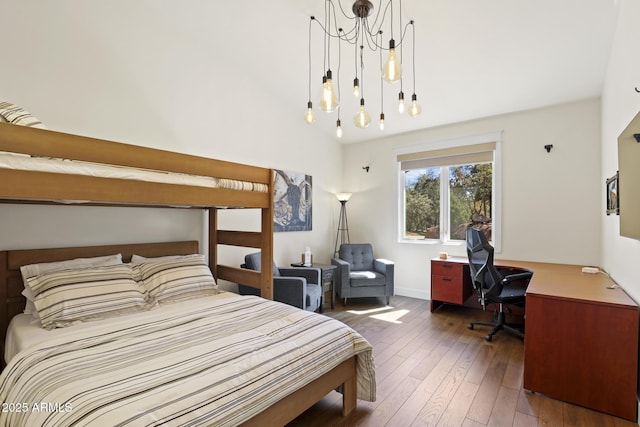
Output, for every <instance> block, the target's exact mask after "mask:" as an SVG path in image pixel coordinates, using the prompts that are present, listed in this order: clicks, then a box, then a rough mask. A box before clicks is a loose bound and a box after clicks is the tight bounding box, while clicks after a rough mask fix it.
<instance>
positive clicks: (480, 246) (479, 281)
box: [467, 228, 503, 295]
mask: <svg viewBox="0 0 640 427" xmlns="http://www.w3.org/2000/svg"><path fill="white" fill-rule="evenodd" d="M493 252H494V250H493V246H491V244H490V243H489V241H488V240H487V238H486V236H485V235H484V233H482V232H481V231H480V230H476V229H475V228H469V229H467V257H468V258H469V270H470V272H471V281H472V284H473V287H474V288H475V289H476V290H479V291H481V292H482V294H483V295H484V294H492V295H499V294H500V292H501V291H502V279H503V277H502V275H501V274H500V273H499V272H498V269H497V268H496V267H495V266H494V265H493Z"/></svg>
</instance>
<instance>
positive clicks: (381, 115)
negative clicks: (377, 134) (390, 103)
mask: <svg viewBox="0 0 640 427" xmlns="http://www.w3.org/2000/svg"><path fill="white" fill-rule="evenodd" d="M380 130H384V113H380Z"/></svg>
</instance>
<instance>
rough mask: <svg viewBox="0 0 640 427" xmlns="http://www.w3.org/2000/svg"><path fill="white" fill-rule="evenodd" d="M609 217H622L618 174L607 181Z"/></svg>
mask: <svg viewBox="0 0 640 427" xmlns="http://www.w3.org/2000/svg"><path fill="white" fill-rule="evenodd" d="M606 187H607V188H606V190H607V215H611V214H616V215H620V194H619V192H618V172H616V174H615V175H614V176H612V177H611V178H608V179H607V184H606Z"/></svg>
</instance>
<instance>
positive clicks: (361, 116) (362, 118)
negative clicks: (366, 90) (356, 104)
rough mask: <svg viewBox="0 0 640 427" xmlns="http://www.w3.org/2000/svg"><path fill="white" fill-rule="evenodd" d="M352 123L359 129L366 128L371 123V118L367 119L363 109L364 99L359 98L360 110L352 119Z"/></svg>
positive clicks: (367, 116)
mask: <svg viewBox="0 0 640 427" xmlns="http://www.w3.org/2000/svg"><path fill="white" fill-rule="evenodd" d="M353 123H354V124H355V125H356V126H357V127H359V128H361V129H364V128H366V127H367V126H369V123H371V117H369V113H367V111H366V110H365V109H364V98H360V110H358V113H357V114H356V115H355V116H354V117H353Z"/></svg>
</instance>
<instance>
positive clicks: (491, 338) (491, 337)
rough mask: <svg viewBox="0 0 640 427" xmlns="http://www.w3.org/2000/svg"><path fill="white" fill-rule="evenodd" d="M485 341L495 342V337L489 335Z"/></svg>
mask: <svg viewBox="0 0 640 427" xmlns="http://www.w3.org/2000/svg"><path fill="white" fill-rule="evenodd" d="M484 339H485V340H487V341H489V342H491V340H493V336H491V335H487V336H486V337H485V338H484Z"/></svg>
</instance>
